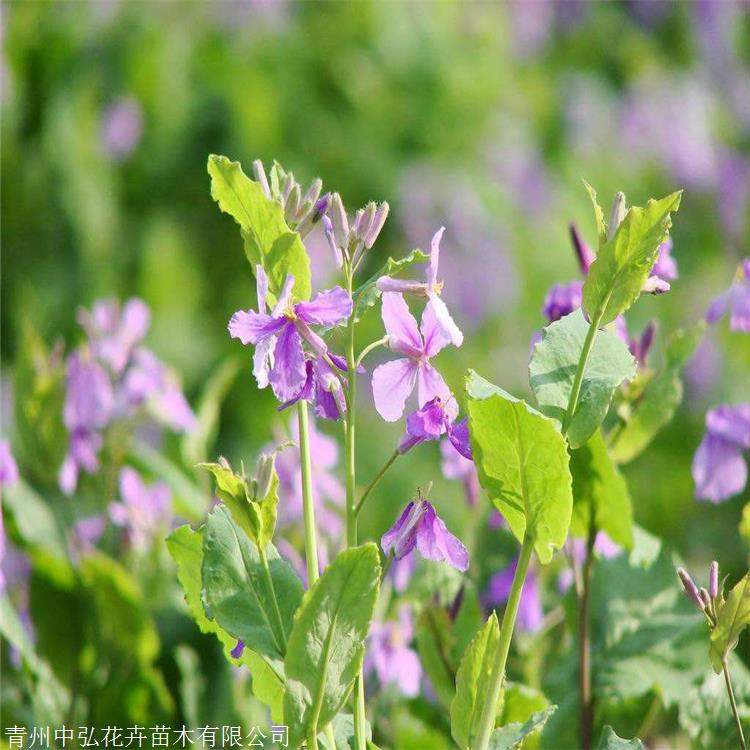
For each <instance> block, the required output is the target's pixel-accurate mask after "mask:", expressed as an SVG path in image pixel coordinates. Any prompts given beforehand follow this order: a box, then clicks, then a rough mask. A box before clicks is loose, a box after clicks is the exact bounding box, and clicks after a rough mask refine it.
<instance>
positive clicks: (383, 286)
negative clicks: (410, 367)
mask: <svg viewBox="0 0 750 750" xmlns="http://www.w3.org/2000/svg"><path fill="white" fill-rule="evenodd" d="M443 232H445V227H440V229H438V231H437V232H435V234H434V236H433V238H432V243H431V250H430V262H429V264H428V266H427V272H426V274H425V280H424V281H423V282H420V281H410V280H408V279H394V278H392V277H391V276H381V277H380V278H379V279H378V280H377V282H376V286H377V288H378V289H379V290H380V291H381V292H399V293H402V294H417V295H421V296H424V297H427V298H428V299H429V300H430V302H432V307H433V309H434V311H435V317H436V318H437V322H438V325H439V326H440V329H441V332H442V334H443V336H444V337H445V338H447V339H448V340H449V341H450V342H451V343H452V344H453V345H454V346H461V344H463V341H464V335H463V333H461V331H460V330H459V328H458V326H457V325H456V324H455V322H454V320H453V318H452V317H451V314H450V312H448V308H447V307H446V305H445V302H443V300H442V299H441V298H440V293H441V292H442V290H443V282H442V281H438V278H437V276H438V268H439V265H440V240H441V239H442V238H443Z"/></svg>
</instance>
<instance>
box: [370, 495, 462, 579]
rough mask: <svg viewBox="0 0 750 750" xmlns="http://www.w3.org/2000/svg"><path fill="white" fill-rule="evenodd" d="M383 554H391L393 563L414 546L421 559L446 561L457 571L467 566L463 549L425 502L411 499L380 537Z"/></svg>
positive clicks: (433, 509) (429, 504) (404, 555)
mask: <svg viewBox="0 0 750 750" xmlns="http://www.w3.org/2000/svg"><path fill="white" fill-rule="evenodd" d="M380 545H381V546H382V548H383V552H385V553H386V554H388V553H389V552H390V551H393V556H394V558H395V559H396V560H400V559H401V558H403V557H406V555H408V554H409V553H410V552H411V551H412V550H413V549H414V548H415V547H416V548H417V551H418V552H419V554H420V555H422V557H424V558H425V559H427V560H435V561H437V562H447V563H448V564H449V565H452V566H453V567H454V568H457V569H458V570H461V571H464V570H467V569H468V567H469V553H468V552H467V551H466V547H464V545H463V544H461V542H460V541H459V540H458V539H457V538H456V537H455V536H453V534H451V533H450V532H449V531H448V529H447V528H446V527H445V523H444V522H443V520H442V519H441V518H440V517H439V516H438V514H437V513H436V512H435V508H434V507H433V506H432V503H430V502H429V501H427V500H421V499H420V500H412V501H411V502H410V503H409V504H408V505H407V506H406V508H404V511H403V513H402V514H401V515H400V516H399V519H398V521H396V523H395V524H394V525H393V526H392V527H391V528H390V529H389V530H388V531H386V533H385V534H383V536H382V538H381V540H380Z"/></svg>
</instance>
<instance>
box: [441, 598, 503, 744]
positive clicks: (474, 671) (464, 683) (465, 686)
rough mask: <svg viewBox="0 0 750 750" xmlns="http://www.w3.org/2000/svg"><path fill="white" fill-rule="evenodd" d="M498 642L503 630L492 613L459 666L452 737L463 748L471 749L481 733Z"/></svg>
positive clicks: (453, 708)
mask: <svg viewBox="0 0 750 750" xmlns="http://www.w3.org/2000/svg"><path fill="white" fill-rule="evenodd" d="M499 640H500V626H499V625H498V622H497V616H496V615H495V613H494V612H493V613H492V614H491V615H490V616H489V618H488V619H487V622H486V623H485V624H484V627H482V628H481V630H480V631H479V632H478V633H477V634H476V636H474V638H473V640H472V641H471V643H470V644H469V646H468V648H467V649H466V652H465V653H464V655H463V658H462V659H461V663H460V664H459V666H458V671H457V672H456V695H455V697H454V698H453V701H452V703H451V735H452V736H453V739H454V740H455V741H456V743H457V744H458V745H459V746H460V747H462V748H470V747H471V746H472V745H473V743H474V740H475V738H476V735H477V732H478V731H479V722H480V720H481V717H482V709H483V708H484V703H485V701H486V699H487V693H488V691H489V688H490V677H491V675H492V667H493V664H494V662H495V654H496V653H497V644H498V641H499ZM499 706H500V704H499V702H498V708H499Z"/></svg>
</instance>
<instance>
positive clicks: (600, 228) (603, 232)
mask: <svg viewBox="0 0 750 750" xmlns="http://www.w3.org/2000/svg"><path fill="white" fill-rule="evenodd" d="M583 184H584V186H585V188H586V192H587V193H588V194H589V198H590V199H591V205H592V206H593V208H594V221H595V222H596V235H597V239H598V240H599V247H600V248H601V246H602V245H603V244H604V243H605V242H606V241H607V222H606V220H605V219H604V211H602V207H601V206H600V205H599V201H598V200H597V199H596V190H594V188H592V187H591V185H589V184H588V182H586V180H584V181H583Z"/></svg>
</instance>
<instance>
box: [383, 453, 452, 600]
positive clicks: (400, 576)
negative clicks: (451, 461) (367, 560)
mask: <svg viewBox="0 0 750 750" xmlns="http://www.w3.org/2000/svg"><path fill="white" fill-rule="evenodd" d="M453 452H454V453H455V451H453ZM416 565H417V560H416V558H415V557H413V556H412V555H407V556H406V557H402V558H401V559H400V560H394V561H393V562H392V563H391V569H390V571H389V572H388V577H389V578H390V579H391V581H393V588H394V590H395V591H396V592H397V593H399V594H403V593H404V591H406V589H407V588H408V586H409V581H411V577H412V575H413V574H414V568H415V567H416Z"/></svg>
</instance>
